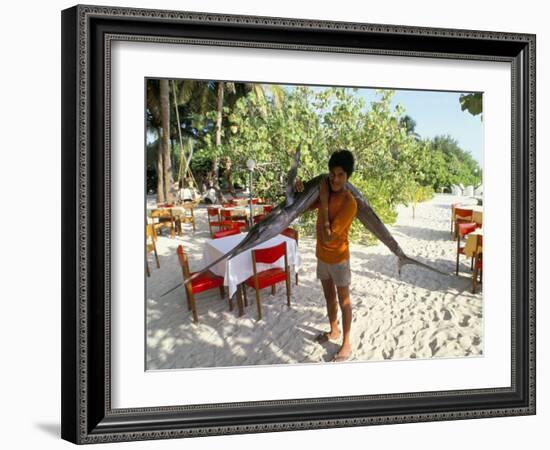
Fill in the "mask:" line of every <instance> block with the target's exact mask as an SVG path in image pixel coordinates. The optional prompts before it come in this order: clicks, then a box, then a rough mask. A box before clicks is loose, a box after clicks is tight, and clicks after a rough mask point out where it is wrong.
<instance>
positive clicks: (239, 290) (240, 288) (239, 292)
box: [237, 284, 245, 317]
mask: <svg viewBox="0 0 550 450" xmlns="http://www.w3.org/2000/svg"><path fill="white" fill-rule="evenodd" d="M244 289H245V286H244V285H243V284H240V285H239V286H237V306H238V307H239V317H241V316H242V315H243V314H244V308H243V295H242V293H243V291H244Z"/></svg>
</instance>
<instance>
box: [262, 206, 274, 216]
mask: <svg viewBox="0 0 550 450" xmlns="http://www.w3.org/2000/svg"><path fill="white" fill-rule="evenodd" d="M272 210H273V205H265V206H264V214H269V213H270V212H271V211H272Z"/></svg>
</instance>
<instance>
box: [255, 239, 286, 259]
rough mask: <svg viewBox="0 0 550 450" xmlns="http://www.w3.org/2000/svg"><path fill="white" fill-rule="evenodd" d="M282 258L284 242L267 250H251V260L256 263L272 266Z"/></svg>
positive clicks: (284, 252)
mask: <svg viewBox="0 0 550 450" xmlns="http://www.w3.org/2000/svg"><path fill="white" fill-rule="evenodd" d="M282 256H285V257H286V242H281V243H280V244H278V245H274V246H273V247H268V248H259V249H257V250H252V260H253V261H255V262H257V263H266V264H273V263H274V262H275V261H277V260H278V259H279V258H281V257H282Z"/></svg>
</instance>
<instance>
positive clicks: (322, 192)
mask: <svg viewBox="0 0 550 450" xmlns="http://www.w3.org/2000/svg"><path fill="white" fill-rule="evenodd" d="M329 192H330V190H329V186H328V177H326V176H324V177H323V179H322V180H321V184H320V185H319V202H320V204H321V206H320V207H319V218H320V219H321V224H322V227H321V240H322V241H323V242H330V241H331V240H332V236H331V235H332V231H331V229H330V222H329V217H328V200H329Z"/></svg>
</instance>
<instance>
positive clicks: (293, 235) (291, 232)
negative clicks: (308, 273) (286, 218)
mask: <svg viewBox="0 0 550 450" xmlns="http://www.w3.org/2000/svg"><path fill="white" fill-rule="evenodd" d="M281 234H283V235H285V236H286V237H289V238H291V239H294V240H295V241H296V247H298V230H295V229H294V228H290V227H289V228H287V229H285V230H284V231H283V232H282V233H281ZM294 275H295V277H296V286H298V271H297V270H296V268H294Z"/></svg>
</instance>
